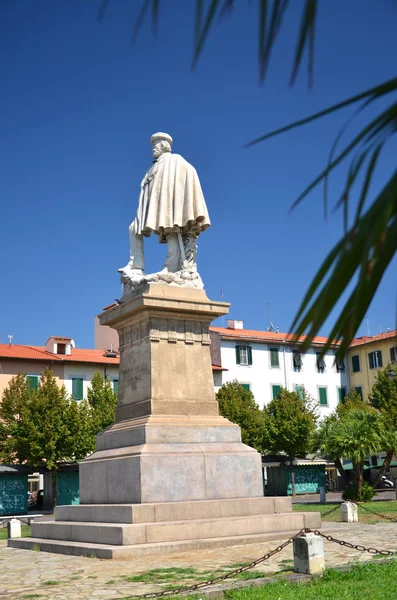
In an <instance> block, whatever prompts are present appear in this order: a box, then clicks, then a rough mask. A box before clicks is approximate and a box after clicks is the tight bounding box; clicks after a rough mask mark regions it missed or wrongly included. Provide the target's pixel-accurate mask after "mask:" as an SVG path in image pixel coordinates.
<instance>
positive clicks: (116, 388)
mask: <svg viewBox="0 0 397 600" xmlns="http://www.w3.org/2000/svg"><path fill="white" fill-rule="evenodd" d="M113 391H114V393H115V394H116V396H117V395H118V393H119V380H118V379H113Z"/></svg>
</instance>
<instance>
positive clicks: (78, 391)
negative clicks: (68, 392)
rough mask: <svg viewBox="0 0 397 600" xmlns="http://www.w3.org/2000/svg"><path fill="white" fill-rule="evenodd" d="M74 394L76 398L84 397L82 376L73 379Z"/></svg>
mask: <svg viewBox="0 0 397 600" xmlns="http://www.w3.org/2000/svg"><path fill="white" fill-rule="evenodd" d="M72 394H73V396H74V399H75V400H82V399H83V379H82V378H81V377H74V378H73V379H72Z"/></svg>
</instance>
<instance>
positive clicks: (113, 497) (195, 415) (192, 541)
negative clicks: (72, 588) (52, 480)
mask: <svg viewBox="0 0 397 600" xmlns="http://www.w3.org/2000/svg"><path fill="white" fill-rule="evenodd" d="M228 306H229V305H228V304H226V303H223V302H211V301H210V300H208V298H207V296H206V294H205V292H204V290H198V289H192V288H183V287H173V286H165V285H159V284H150V285H147V287H146V288H145V289H143V290H142V292H141V293H139V294H135V295H131V296H124V297H123V301H122V303H121V304H119V305H118V306H115V307H113V308H111V309H109V310H107V311H106V312H104V313H103V314H102V315H100V322H101V324H102V325H107V326H110V327H112V328H114V329H116V330H117V331H118V333H119V338H120V375H119V399H118V407H117V411H116V423H115V424H114V425H112V426H110V427H108V428H107V429H106V430H105V431H103V432H102V433H100V434H99V435H98V436H97V444H96V451H95V452H94V453H93V454H92V455H91V456H90V457H88V458H87V459H86V460H85V461H83V462H82V463H81V464H80V502H81V504H80V506H71V507H58V508H57V509H56V511H55V522H43V523H39V522H36V523H34V524H33V529H32V536H33V537H32V538H31V539H30V540H23V541H21V540H19V541H18V542H17V541H15V540H14V541H13V542H11V541H10V543H9V544H10V545H13V546H14V547H15V546H17V547H20V548H21V547H23V548H28V547H30V545H32V544H39V545H40V547H41V549H42V550H48V551H52V552H64V553H73V554H87V555H90V554H92V553H94V554H96V555H97V556H100V557H103V558H111V557H115V556H118V557H123V556H134V555H137V554H142V553H156V552H170V551H173V550H183V549H190V548H201V547H206V546H217V545H218V546H222V545H227V544H236V543H239V542H240V543H243V542H245V541H250V540H251V541H258V539H269V537H270V538H272V537H274V536H275V535H276V536H277V534H279V533H280V532H287V531H288V532H289V531H293V532H294V533H295V532H296V531H297V530H299V529H301V528H303V527H316V528H318V527H319V526H320V518H319V515H318V514H313V513H310V514H306V513H292V507H291V500H290V499H289V498H279V499H274V498H263V487H262V466H261V457H260V455H259V454H258V452H256V450H254V449H253V448H250V447H249V446H246V445H245V444H243V443H242V442H241V432H240V428H239V427H238V426H237V425H235V424H233V423H231V422H230V421H228V420H227V419H225V418H223V417H221V416H219V411H218V403H217V401H216V398H215V393H214V384H213V378H212V368H211V358H210V348H209V344H210V337H209V331H208V328H209V325H210V323H211V321H213V320H214V319H215V318H216V317H219V316H221V315H224V314H226V313H227V312H228Z"/></svg>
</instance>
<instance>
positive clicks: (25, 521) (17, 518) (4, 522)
mask: <svg viewBox="0 0 397 600" xmlns="http://www.w3.org/2000/svg"><path fill="white" fill-rule="evenodd" d="M12 519H16V520H17V521H21V523H25V525H30V520H29V519H28V520H26V519H21V518H20V517H10V518H9V519H2V520H1V525H6V524H7V523H9V522H10V521H12Z"/></svg>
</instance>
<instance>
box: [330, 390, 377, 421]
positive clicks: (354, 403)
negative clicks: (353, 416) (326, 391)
mask: <svg viewBox="0 0 397 600" xmlns="http://www.w3.org/2000/svg"><path fill="white" fill-rule="evenodd" d="M355 408H358V409H360V410H367V411H371V407H370V406H369V404H366V403H365V402H363V399H362V397H361V395H360V394H359V393H358V392H356V390H354V389H352V390H350V392H349V393H348V394H347V396H345V398H344V401H343V402H342V403H341V404H338V406H337V407H336V410H335V413H336V416H337V417H339V418H341V419H343V418H344V417H346V416H347V415H348V414H349V413H350V411H351V410H353V409H355Z"/></svg>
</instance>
